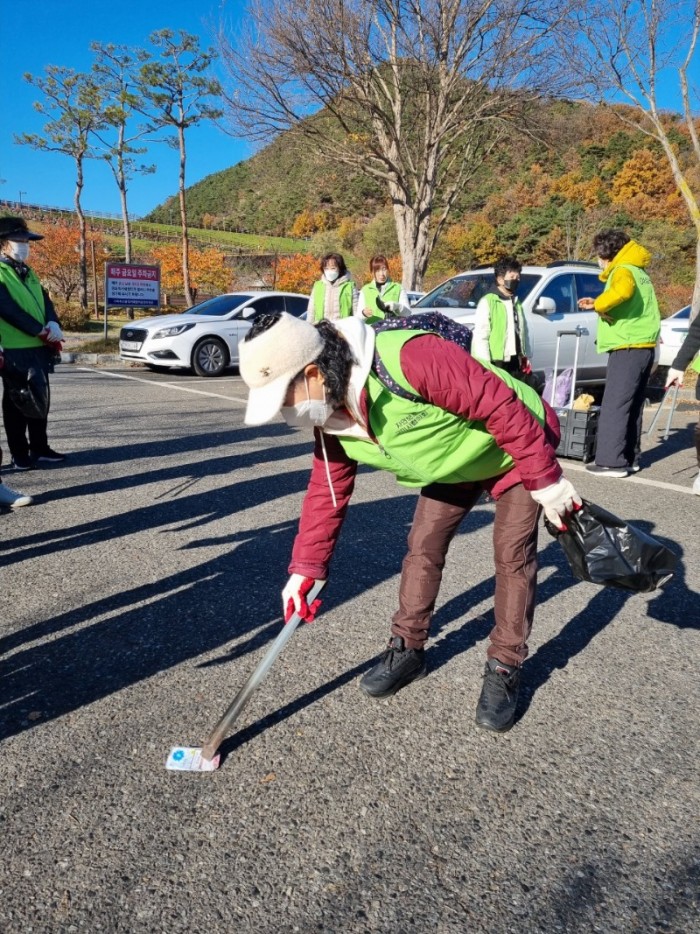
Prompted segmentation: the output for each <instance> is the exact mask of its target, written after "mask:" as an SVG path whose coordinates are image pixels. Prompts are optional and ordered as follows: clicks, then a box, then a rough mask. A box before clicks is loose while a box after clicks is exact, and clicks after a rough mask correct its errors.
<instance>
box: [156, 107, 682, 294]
mask: <svg viewBox="0 0 700 934" xmlns="http://www.w3.org/2000/svg"><path fill="white" fill-rule="evenodd" d="M534 118H535V120H536V123H537V131H536V132H535V133H529V134H526V133H525V132H518V131H517V130H514V131H513V132H512V133H510V134H509V136H508V137H507V139H506V140H505V141H504V142H503V143H502V144H501V145H500V147H499V148H498V150H497V151H496V152H495V153H494V154H493V155H492V156H491V157H490V158H489V160H488V161H486V162H485V163H484V165H483V166H482V167H481V169H480V170H479V171H478V172H477V174H476V175H475V176H474V177H473V178H472V179H471V180H470V181H469V183H468V185H466V186H465V187H464V189H463V190H462V192H460V195H459V198H458V200H457V203H456V205H455V208H454V210H453V212H452V215H451V218H450V222H449V225H448V226H447V227H446V228H445V229H444V231H443V233H442V235H441V238H440V240H439V242H438V246H437V248H436V250H435V252H434V254H433V257H432V260H431V264H430V267H429V269H428V274H427V276H426V281H425V283H424V285H426V286H429V287H431V286H432V285H434V284H436V283H437V282H438V281H440V280H441V279H444V278H445V277H446V276H448V275H450V274H452V273H453V272H455V271H458V270H460V269H465V268H469V267H470V266H473V265H476V264H480V263H489V262H492V261H493V259H494V257H495V256H498V255H502V254H504V253H507V252H508V253H515V254H517V256H518V257H519V258H520V259H521V260H522V261H523V262H534V263H545V262H550V261H553V260H561V259H589V258H590V255H591V253H590V251H591V241H592V237H593V235H594V234H595V232H596V231H597V230H599V229H600V228H601V227H605V226H623V227H625V228H626V229H627V230H628V232H629V233H630V234H631V235H632V236H633V237H635V238H636V239H638V240H640V241H641V242H642V243H644V244H645V245H646V246H648V247H649V249H650V250H651V251H652V253H653V254H654V257H655V262H654V266H653V268H652V274H653V275H654V278H655V282H656V283H657V285H658V289H659V291H660V294H661V298H662V302H663V304H664V307H665V310H667V311H668V310H674V306H675V308H677V307H680V305H681V304H684V303H686V302H687V301H688V300H689V296H690V291H691V289H692V283H693V279H694V254H695V236H694V229H693V228H692V226H691V224H690V220H689V218H688V215H687V213H686V209H685V207H684V204H683V202H682V200H681V198H680V196H679V194H678V191H677V189H676V186H675V184H674V181H673V178H672V176H671V172H670V169H669V167H668V164H667V161H666V159H665V157H664V155H663V153H662V152H661V150H660V149H659V148H658V147H655V146H654V143H653V141H651V140H650V139H649V137H647V136H644V135H643V134H641V133H639V132H636V131H634V130H633V129H631V128H629V127H628V126H627V125H625V124H624V123H623V122H622V121H621V120H620V119H619V117H618V116H616V114H615V113H614V112H613V111H612V110H611V109H610V108H600V107H595V106H592V105H588V104H574V103H568V102H557V103H549V104H542V105H541V106H540V107H539V108H538V109H537V112H536V113H535V114H534ZM668 122H669V127H670V131H671V136H672V138H673V141H674V143H675V145H676V147H677V152H678V157H679V160H680V161H681V163H684V162H686V160H687V159H688V158H690V156H691V154H692V145H691V142H690V140H689V137H688V132H687V128H686V127H685V126H684V125H683V123H682V122H681V121H680V120H679V119H678V118H676V117H674V116H673V115H669V116H668ZM174 206H175V205H174V201H173V199H171V200H170V201H168V202H166V203H165V204H164V205H161V206H159V207H158V208H156V209H155V210H154V211H153V212H152V214H151V215H150V216H149V218H147V220H150V221H160V222H161V223H164V222H165V221H166V220H167V219H168V218H169V217H170V216H172V209H173V207H174ZM188 211H189V215H190V218H191V221H192V223H193V225H195V226H196V227H199V228H211V227H216V228H222V227H223V228H228V230H229V231H231V230H234V231H235V230H237V231H246V232H247V233H248V234H252V235H254V236H261V237H262V236H273V237H289V236H290V235H292V234H294V235H295V237H296V238H297V244H299V246H298V247H297V248H298V249H299V250H300V251H303V252H308V253H313V254H315V255H319V254H320V253H322V252H324V251H325V250H327V249H339V250H342V251H343V252H344V253H345V254H346V255H347V256H348V259H350V260H351V261H352V262H351V268H352V267H353V266H354V268H353V272H354V274H355V275H356V277H359V276H361V275H363V274H364V269H365V266H366V259H367V257H368V256H369V255H370V254H371V253H372V252H375V251H381V252H384V253H387V254H388V255H395V254H396V253H397V251H398V245H397V241H396V235H395V230H394V224H393V215H392V212H391V207H390V205H389V203H388V201H387V199H386V197H385V195H384V194H383V192H382V191H381V190H380V188H379V187H378V186H377V185H376V184H374V183H372V182H371V181H369V180H367V179H365V178H364V177H363V176H360V175H358V174H353V173H352V172H351V171H350V170H349V169H348V168H347V167H337V166H333V165H331V164H330V163H329V162H324V160H323V159H322V158H320V157H318V156H316V155H314V154H313V153H312V152H311V151H310V149H309V147H308V145H307V144H304V143H303V142H302V141H300V140H299V138H298V136H297V135H295V134H293V133H287V134H283V135H281V136H280V137H278V138H277V139H276V140H275V141H274V142H273V143H272V144H271V145H269V146H267V147H266V148H265V149H263V150H261V151H260V152H259V153H257V154H256V155H255V156H253V157H252V158H250V159H248V160H246V161H245V162H242V163H239V164H238V165H235V166H232V167H231V168H230V169H227V170H225V171H223V172H218V173H216V174H214V175H210V176H208V177H207V178H205V179H203V180H202V181H201V182H199V183H197V184H196V185H193V186H192V187H191V188H190V189H189V190H188ZM208 233H213V231H212V230H209V231H208ZM217 235H218V233H217ZM231 236H233V234H231ZM299 237H303V238H304V239H303V240H299V239H298V238H299ZM360 270H361V272H360Z"/></svg>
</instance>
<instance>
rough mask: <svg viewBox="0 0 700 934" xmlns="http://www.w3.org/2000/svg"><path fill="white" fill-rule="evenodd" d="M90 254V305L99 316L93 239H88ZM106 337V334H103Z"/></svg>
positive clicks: (97, 316) (96, 315)
mask: <svg viewBox="0 0 700 934" xmlns="http://www.w3.org/2000/svg"><path fill="white" fill-rule="evenodd" d="M90 256H91V257H92V305H93V308H94V309H95V317H96V318H99V317H100V306H99V303H98V300H97V263H96V262H95V241H94V240H91V241H90ZM105 337H106V335H105Z"/></svg>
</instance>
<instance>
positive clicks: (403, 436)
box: [239, 314, 581, 732]
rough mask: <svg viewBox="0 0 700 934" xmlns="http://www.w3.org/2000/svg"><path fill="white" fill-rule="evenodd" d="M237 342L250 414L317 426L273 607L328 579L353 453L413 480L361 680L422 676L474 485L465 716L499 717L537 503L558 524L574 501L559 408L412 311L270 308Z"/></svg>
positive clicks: (523, 637)
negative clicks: (479, 661)
mask: <svg viewBox="0 0 700 934" xmlns="http://www.w3.org/2000/svg"><path fill="white" fill-rule="evenodd" d="M239 351H240V373H241V376H242V378H243V380H244V381H245V383H246V384H247V386H248V388H249V395H248V403H247V408H246V414H245V421H246V423H247V424H249V425H262V424H265V423H266V422H269V421H270V420H271V419H273V418H274V417H275V416H276V415H277V414H278V413H279V414H281V415H282V417H283V418H284V420H285V421H286V422H287V424H288V425H290V426H294V427H299V428H303V429H307V430H313V433H314V438H315V449H314V456H313V465H312V470H311V477H310V480H309V486H308V490H307V493H306V496H305V497H304V501H303V505H302V513H301V519H300V522H299V531H298V534H297V536H296V539H295V542H294V547H293V551H292V560H291V563H290V565H289V573H290V575H291V576H290V578H289V581H288V583H287V585H286V587H285V588H284V590H283V592H282V603H283V609H284V613H285V616H287V617H288V615H289V614H291V613H292V612H294V611H295V610H296V611H297V612H299V613H300V614H301V615H302V616H303V618H305V619H307V620H309V619H310V618H312V617H313V614H314V612H315V607H314V605H312V606H309V605H308V604H307V602H306V595H307V594H308V592H309V588H310V587H311V586H313V581H314V580H325V579H326V578H327V576H328V568H329V564H330V561H331V558H332V555H333V550H334V548H335V543H336V541H337V538H338V535H339V533H340V528H341V526H342V523H343V520H344V518H345V515H346V511H347V508H348V505H349V502H350V498H351V495H352V492H353V489H354V485H355V482H356V479H358V480H359V479H360V478H359V477H358V476H357V474H358V465H359V464H367V465H369V466H371V467H376V468H378V469H380V470H387V471H389V472H391V473H393V474H394V475H395V477H396V479H397V481H398V482H399V483H400V484H401V485H403V486H405V487H408V488H410V489H414V490H417V491H419V492H420V495H419V496H418V504H417V506H416V512H415V516H414V519H413V525H412V527H411V531H410V534H409V550H408V554H407V556H406V558H405V559H404V562H403V570H402V574H401V582H400V586H399V601H398V602H399V606H398V610H397V611H396V613H395V614H394V616H393V619H392V627H391V638H390V640H389V643H388V645H387V647H386V649H385V651H384V653H383V655H382V656H381V658H380V659H379V661H378V662H377V664H375V666H374V667H373V668H372V669H371V670H370V671H368V672H367V673H366V674H365V675H364V676H363V677H362V679H361V681H360V687H361V688H362V690H363V691H364V692H365V693H366V694H368V695H369V696H370V697H374V698H380V697H388V696H389V695H391V694H394V693H396V691H398V690H400V689H401V688H403V687H405V686H407V685H408V684H410V683H411V682H412V681H417V680H418V679H420V678H423V677H425V675H426V674H427V661H426V658H425V654H426V653H425V645H426V642H427V639H428V635H429V629H430V622H431V618H432V614H433V609H434V607H435V601H436V599H437V595H438V591H439V589H440V581H441V579H442V570H443V567H444V564H445V559H446V555H447V550H448V548H449V545H450V542H451V541H452V539H453V537H454V535H455V534H456V532H457V529H458V527H459V524H460V522H461V521H462V519H463V518H464V517H465V516H466V515H467V514H468V513H469V512H470V510H471V509H472V508H473V507H474V506H475V505H476V504H477V502H478V501H479V499H480V497H481V496H482V495H483V494H484V493H487V494H488V495H489V496H490V497H492V499H493V500H494V501H495V503H496V507H495V519H494V533H493V551H494V564H495V581H496V587H495V600H494V617H495V626H494V628H493V630H492V631H491V634H490V637H489V638H490V644H489V647H488V650H487V661H486V665H485V668H484V680H483V685H482V690H481V695H480V698H479V702H478V705H477V710H476V723H477V725H478V726H479V727H481V728H483V729H486V730H493V731H495V732H504V731H505V730H508V729H510V728H511V726H513V723H514V722H515V715H516V705H517V700H518V691H519V686H520V676H521V666H522V663H523V661H524V660H525V658H526V657H527V654H528V647H527V642H528V636H529V633H530V629H531V626H532V621H533V616H534V610H535V589H536V580H537V529H538V523H539V516H540V510H541V509H544V512H545V515H546V516H547V517H548V518H549V519H550V520H551V521H553V522H554V523H555V524H556V526H557V527H559V528H563V527H564V526H563V517H565V516H566V514H567V513H569V512H571V511H572V510H575V509H577V508H578V507H579V506H580V504H581V498H580V497H579V495H578V494H577V493H576V490H575V489H574V488H573V486H572V485H571V483H570V482H569V481H568V480H566V479H565V478H564V476H563V474H562V468H561V466H560V464H559V462H558V461H557V458H556V454H555V450H556V447H557V444H558V441H559V423H558V418H557V415H556V413H555V412H554V411H553V410H552V409H551V408H550V407H549V406H548V405H547V403H546V402H544V401H543V400H542V399H540V397H539V396H538V394H537V393H536V392H535V390H534V389H532V388H531V387H529V386H527V385H526V384H525V383H522V382H521V381H519V380H517V379H514V378H513V377H511V376H510V375H509V374H508V373H506V372H505V371H504V370H501V369H498V368H496V367H491V366H490V365H484V364H481V363H479V362H478V361H477V360H475V359H474V358H473V357H472V356H471V354H470V353H468V352H467V351H466V350H465V349H464V348H463V347H461V346H459V345H458V344H457V343H455V342H454V341H452V340H449V339H445V338H444V337H443V336H441V335H440V334H438V333H436V332H435V331H430V330H429V329H422V328H420V327H416V326H415V325H414V324H413V322H407V326H406V327H405V328H397V329H395V330H391V329H384V330H378V331H375V328H374V327H372V326H370V325H368V324H365V323H364V322H363V321H361V320H360V319H359V318H357V317H354V318H349V319H345V320H339V321H335V322H330V321H321V322H320V323H319V324H317V325H315V326H314V325H311V324H310V323H309V322H306V321H302V320H300V319H298V318H294V317H293V316H292V315H289V314H281V315H275V316H269V317H266V318H262V319H260V320H259V321H257V322H255V323H254V324H253V327H252V328H251V330H250V331H249V332H248V334H247V335H246V337H245V339H244V340H243V341H242V342H241V344H240V346H239ZM380 374H381V375H380ZM387 374H388V375H387ZM390 383H391V384H392V385H391V386H390ZM469 586H471V585H469ZM352 637H353V636H352V633H351V631H350V632H349V634H348V638H352Z"/></svg>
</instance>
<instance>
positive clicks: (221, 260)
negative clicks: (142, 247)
mask: <svg viewBox="0 0 700 934" xmlns="http://www.w3.org/2000/svg"><path fill="white" fill-rule="evenodd" d="M151 259H152V261H153V262H154V263H158V264H159V265H160V277H161V286H162V288H163V291H165V292H174V293H176V294H178V295H184V294H185V285H184V281H183V276H182V252H181V250H180V247H179V246H178V245H177V244H174V243H166V244H163V245H162V246H157V247H154V248H153V250H152V251H151ZM189 259H190V291H191V294H192V299H193V300H194V299H195V298H196V295H197V293H198V292H212V293H220V292H226V291H227V290H228V289H230V288H231V280H232V278H233V276H232V273H231V270H230V269H229V267H228V266H227V265H226V254H225V253H222V251H221V250H216V249H208V250H196V249H194V248H190V251H189Z"/></svg>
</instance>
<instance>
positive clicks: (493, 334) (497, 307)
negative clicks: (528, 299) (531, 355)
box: [484, 292, 528, 360]
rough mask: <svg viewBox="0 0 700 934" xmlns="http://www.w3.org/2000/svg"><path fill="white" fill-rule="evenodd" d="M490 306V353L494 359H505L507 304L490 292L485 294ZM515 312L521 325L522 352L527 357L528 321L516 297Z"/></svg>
mask: <svg viewBox="0 0 700 934" xmlns="http://www.w3.org/2000/svg"><path fill="white" fill-rule="evenodd" d="M484 298H485V299H486V301H487V303H488V306H489V323H490V325H491V329H490V331H489V353H490V355H491V359H492V360H505V358H506V357H505V353H506V332H507V312H506V306H505V304H504V303H503V301H502V300H501V298H500V297H499V296H498V295H497V294H496V293H495V292H489V293H488V294H486V295H484ZM513 306H514V308H515V313H516V314H517V316H518V325H519V327H520V353H521V354H522V355H523V356H524V357H526V356H527V348H528V339H527V323H526V321H525V314H524V312H523V306H522V305H521V304H520V301H519V300H518V299H517V298H516V299H515V301H514V302H513Z"/></svg>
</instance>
